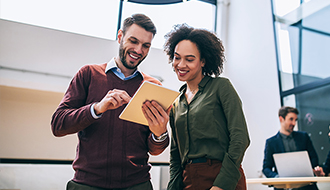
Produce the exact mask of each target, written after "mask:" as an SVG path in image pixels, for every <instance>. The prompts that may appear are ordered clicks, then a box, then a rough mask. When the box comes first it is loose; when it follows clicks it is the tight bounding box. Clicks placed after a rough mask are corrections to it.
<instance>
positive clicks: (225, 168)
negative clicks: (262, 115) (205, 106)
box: [213, 79, 250, 190]
mask: <svg viewBox="0 0 330 190" xmlns="http://www.w3.org/2000/svg"><path fill="white" fill-rule="evenodd" d="M221 81H222V82H221V85H219V86H221V87H220V88H219V98H220V101H221V104H222V107H223V111H224V113H225V116H226V119H227V127H228V131H229V139H230V142H229V147H228V151H227V152H226V153H225V156H224V159H223V161H222V167H221V169H220V172H219V174H218V176H217V177H216V179H215V181H214V183H213V185H215V186H217V187H220V188H222V189H226V190H231V189H232V190H234V189H235V187H236V184H237V182H238V180H239V179H240V177H241V175H240V172H239V167H240V165H241V162H242V160H243V156H244V153H245V150H246V149H247V147H248V146H249V144H250V139H249V134H248V130H247V125H246V121H245V117H244V113H243V109H242V104H241V100H240V98H239V96H238V94H237V93H236V91H235V89H234V87H233V86H232V85H231V83H230V81H229V80H228V79H223V80H221Z"/></svg>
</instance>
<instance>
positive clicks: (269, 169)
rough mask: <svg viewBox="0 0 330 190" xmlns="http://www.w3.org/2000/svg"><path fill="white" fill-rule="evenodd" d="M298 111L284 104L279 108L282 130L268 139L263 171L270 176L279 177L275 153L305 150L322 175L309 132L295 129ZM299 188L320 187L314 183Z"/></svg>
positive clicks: (313, 165)
mask: <svg viewBox="0 0 330 190" xmlns="http://www.w3.org/2000/svg"><path fill="white" fill-rule="evenodd" d="M298 113H299V112H298V110H297V109H296V108H292V107H285V106H284V107H281V108H280V110H279V113H278V115H279V119H280V124H281V128H280V131H279V132H278V133H277V134H276V135H274V136H272V137H270V138H269V139H267V140H266V146H265V151H264V160H263V167H262V172H263V174H264V175H265V176H266V177H268V178H271V177H278V173H277V171H276V167H275V162H274V158H273V154H276V153H284V152H294V151H304V150H306V151H307V152H308V155H309V158H310V160H311V164H312V167H313V168H314V169H313V171H314V173H315V174H316V175H320V172H319V171H320V169H319V168H320V167H318V165H319V163H318V162H319V161H318V156H317V154H316V151H315V149H314V147H313V144H312V141H311V139H310V138H309V136H308V134H307V133H306V132H303V131H293V128H294V127H295V125H296V121H297V118H298ZM274 189H277V188H274ZM297 189H299V190H316V189H318V188H317V186H316V184H312V185H308V186H304V187H301V188H297Z"/></svg>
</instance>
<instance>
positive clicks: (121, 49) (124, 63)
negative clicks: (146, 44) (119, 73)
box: [119, 43, 146, 69]
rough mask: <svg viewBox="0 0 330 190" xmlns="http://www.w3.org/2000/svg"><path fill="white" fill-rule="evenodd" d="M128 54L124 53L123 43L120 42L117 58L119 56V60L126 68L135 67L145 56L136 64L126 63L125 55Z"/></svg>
mask: <svg viewBox="0 0 330 190" xmlns="http://www.w3.org/2000/svg"><path fill="white" fill-rule="evenodd" d="M127 56H129V55H128V53H125V49H124V47H123V44H122V43H120V46H119V58H120V61H121V63H122V64H123V65H124V67H126V68H127V69H136V68H137V67H138V66H139V65H140V63H141V62H142V61H143V60H144V59H145V58H146V57H144V58H143V59H141V60H140V61H139V62H138V64H136V65H132V66H130V65H128V63H127V61H126V57H127Z"/></svg>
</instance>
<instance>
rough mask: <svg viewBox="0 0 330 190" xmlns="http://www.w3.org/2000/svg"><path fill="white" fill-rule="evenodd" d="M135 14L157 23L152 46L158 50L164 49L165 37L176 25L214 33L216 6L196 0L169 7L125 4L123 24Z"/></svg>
mask: <svg viewBox="0 0 330 190" xmlns="http://www.w3.org/2000/svg"><path fill="white" fill-rule="evenodd" d="M134 13H143V14H145V15H147V16H149V17H150V18H151V20H152V21H153V22H154V23H155V25H156V28H157V34H156V35H155V38H154V39H153V42H152V46H153V47H156V48H161V49H162V48H163V45H164V42H165V39H164V35H165V34H166V33H168V32H169V31H171V30H172V29H173V26H174V25H175V24H181V23H187V24H188V25H190V26H193V27H196V28H206V29H208V30H211V31H214V23H215V19H214V18H215V6H214V5H212V4H210V3H205V2H201V1H196V0H195V1H194V0H191V1H186V2H183V3H175V4H169V5H145V4H136V3H131V2H124V4H123V14H122V22H123V20H124V19H125V18H127V17H129V16H131V15H132V14H134ZM200 13H203V14H200ZM210 18H211V19H210Z"/></svg>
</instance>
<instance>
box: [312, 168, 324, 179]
mask: <svg viewBox="0 0 330 190" xmlns="http://www.w3.org/2000/svg"><path fill="white" fill-rule="evenodd" d="M313 172H314V174H315V175H316V176H319V177H320V176H325V173H324V171H323V168H322V167H320V166H316V167H315V168H314V169H313Z"/></svg>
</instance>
